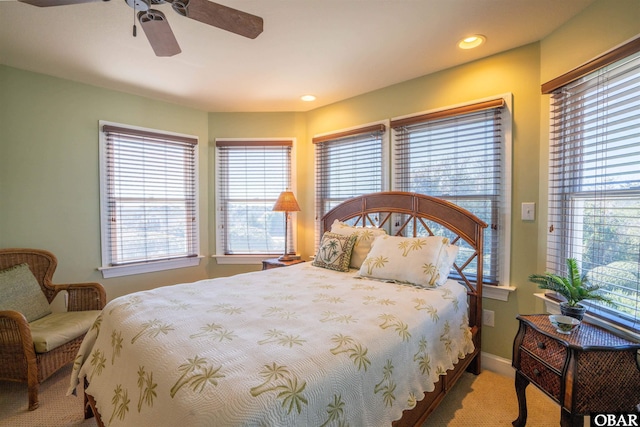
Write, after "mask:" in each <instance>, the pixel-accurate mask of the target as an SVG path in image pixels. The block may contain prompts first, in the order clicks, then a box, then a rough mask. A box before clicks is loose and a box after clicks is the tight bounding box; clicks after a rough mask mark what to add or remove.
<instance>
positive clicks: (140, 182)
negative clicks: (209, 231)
mask: <svg viewBox="0 0 640 427" xmlns="http://www.w3.org/2000/svg"><path fill="white" fill-rule="evenodd" d="M100 126H101V132H100V145H101V147H100V163H101V170H100V179H101V192H100V198H101V213H102V226H101V228H102V268H101V270H102V273H103V275H104V277H115V276H121V275H126V274H135V273H143V272H149V271H158V270H164V269H167V268H176V267H183V266H190V265H197V264H198V262H199V259H198V249H199V242H198V217H197V211H198V210H197V186H196V182H197V178H196V176H197V160H196V159H197V144H198V140H197V138H196V137H192V136H184V135H178V134H171V133H165V132H159V131H154V130H148V129H142V128H133V127H127V126H122V125H115V124H111V123H106V122H101V123H100Z"/></svg>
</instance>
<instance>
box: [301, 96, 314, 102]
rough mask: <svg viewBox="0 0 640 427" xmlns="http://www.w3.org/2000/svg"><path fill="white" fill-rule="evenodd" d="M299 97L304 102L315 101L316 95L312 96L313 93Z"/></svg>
mask: <svg viewBox="0 0 640 427" xmlns="http://www.w3.org/2000/svg"><path fill="white" fill-rule="evenodd" d="M300 99H302V100H303V101H306V102H311V101H315V100H316V97H315V96H313V95H303V96H301V97H300Z"/></svg>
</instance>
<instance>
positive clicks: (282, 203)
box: [273, 191, 300, 212]
mask: <svg viewBox="0 0 640 427" xmlns="http://www.w3.org/2000/svg"><path fill="white" fill-rule="evenodd" d="M273 210H274V211H276V212H298V211H299V210H300V206H299V205H298V201H297V200H296V196H294V195H293V192H291V191H283V192H282V193H280V196H278V200H276V204H275V205H273Z"/></svg>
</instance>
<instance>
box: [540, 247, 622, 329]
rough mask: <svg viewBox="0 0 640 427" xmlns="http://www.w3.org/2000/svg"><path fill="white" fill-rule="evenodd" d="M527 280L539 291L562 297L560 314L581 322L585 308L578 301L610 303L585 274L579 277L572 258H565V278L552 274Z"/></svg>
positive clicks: (576, 266) (576, 263)
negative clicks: (534, 284)
mask: <svg viewBox="0 0 640 427" xmlns="http://www.w3.org/2000/svg"><path fill="white" fill-rule="evenodd" d="M529 280H530V281H531V282H533V283H536V284H537V285H538V287H539V288H541V289H548V290H551V291H555V292H557V293H559V294H560V295H562V296H563V297H564V298H565V299H566V300H567V301H566V302H561V303H560V312H561V313H562V314H564V315H565V316H571V317H575V318H576V319H578V320H582V317H583V316H584V312H585V311H586V307H585V306H583V305H582V304H580V301H582V300H587V299H590V300H595V301H604V302H611V300H610V299H609V298H607V297H606V296H604V295H602V294H601V293H600V292H598V291H599V289H600V286H597V285H592V284H590V283H589V278H588V277H587V275H586V274H584V275H582V276H580V271H579V270H578V262H577V261H576V260H575V259H574V258H567V276H566V277H562V276H558V275H557V274H553V273H545V274H532V275H530V276H529Z"/></svg>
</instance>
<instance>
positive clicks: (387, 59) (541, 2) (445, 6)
mask: <svg viewBox="0 0 640 427" xmlns="http://www.w3.org/2000/svg"><path fill="white" fill-rule="evenodd" d="M593 1H594V0H220V1H219V3H221V4H224V5H226V6H230V7H233V8H236V9H240V10H242V11H245V12H249V13H251V14H254V15H258V16H261V17H262V18H263V19H264V32H263V33H262V34H261V35H259V36H258V37H257V38H256V39H254V40H251V39H247V38H245V37H241V36H238V35H235V34H232V33H229V32H226V31H223V30H220V29H218V28H214V27H211V26H208V25H205V24H202V23H200V22H197V21H194V20H191V19H187V18H184V17H182V16H180V15H178V14H177V13H175V12H174V11H173V10H172V9H171V7H170V5H168V4H162V5H159V6H155V7H154V8H155V9H158V10H161V11H162V12H164V13H165V15H166V16H167V19H168V21H169V23H170V25H171V28H172V29H173V32H174V34H175V36H176V38H177V40H178V43H179V44H180V47H181V48H182V53H180V54H178V55H176V56H174V57H170V58H158V57H156V56H155V55H154V53H153V50H152V49H151V46H150V45H149V43H148V41H147V39H146V37H145V35H144V32H143V31H142V29H141V28H140V26H139V25H138V36H137V37H135V38H134V37H133V36H132V26H133V22H134V11H133V9H131V8H130V7H129V6H127V4H126V3H125V1H124V0H111V1H107V2H97V3H87V4H79V5H70V6H58V7H48V8H39V7H35V6H30V5H28V4H24V3H18V2H17V1H15V0H0V63H2V64H5V65H8V66H11V67H16V68H20V69H25V70H31V71H36V72H39V73H44V74H49V75H52V76H57V77H62V78H66V79H70V80H74V81H78V82H83V83H88V84H92V85H96V86H101V87H105V88H109V89H115V90H119V91H124V92H129V93H134V94H137V95H142V96H147V97H151V98H154V99H158V100H164V101H168V102H172V103H176V104H180V105H185V106H189V107H193V108H196V109H200V110H204V111H210V112H213V111H218V112H221V111H229V112H231V111H307V110H310V109H313V108H317V107H319V106H323V105H327V104H331V103H333V102H336V101H340V100H343V99H346V98H350V97H353V96H356V95H359V94H362V93H366V92H369V91H372V90H375V89H379V88H382V87H385V86H389V85H392V84H394V83H399V82H402V81H405V80H409V79H412V78H415V77H419V76H422V75H426V74H429V73H432V72H434V71H438V70H442V69H446V68H449V67H452V66H455V65H458V64H462V63H465V62H468V61H471V60H474V59H478V58H481V57H485V56H489V55H492V54H495V53H497V52H501V51H505V50H508V49H511V48H514V47H518V46H522V45H525V44H528V43H531V42H534V41H537V40H540V39H541V38H543V37H545V36H546V35H548V34H550V33H551V32H553V31H554V30H555V29H556V28H558V27H559V26H560V25H562V24H563V23H564V22H566V21H567V20H569V19H570V18H571V17H573V16H575V15H576V14H577V13H579V12H580V11H581V10H583V9H584V8H585V7H587V6H588V5H589V4H591V3H592V2H593ZM474 33H479V34H483V35H485V36H486V37H487V43H486V44H485V45H483V46H481V47H480V48H477V49H475V50H470V51H463V50H460V49H458V48H456V43H457V41H458V40H459V39H461V38H463V37H465V36H467V35H469V34H474ZM305 94H313V95H316V96H317V101H315V102H312V103H305V102H302V101H300V99H299V98H300V96H301V95H305Z"/></svg>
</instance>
